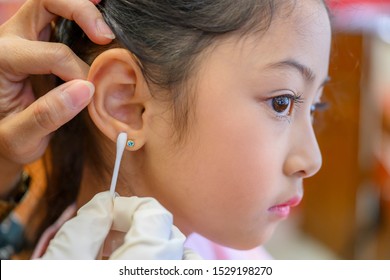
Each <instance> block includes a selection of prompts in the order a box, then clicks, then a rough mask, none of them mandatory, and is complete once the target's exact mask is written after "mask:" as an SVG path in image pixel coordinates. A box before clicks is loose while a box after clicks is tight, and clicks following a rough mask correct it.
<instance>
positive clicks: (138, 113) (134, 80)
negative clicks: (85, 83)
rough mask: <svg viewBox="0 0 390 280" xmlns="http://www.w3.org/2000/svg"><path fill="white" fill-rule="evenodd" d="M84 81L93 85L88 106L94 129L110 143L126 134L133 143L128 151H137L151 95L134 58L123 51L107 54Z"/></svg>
mask: <svg viewBox="0 0 390 280" xmlns="http://www.w3.org/2000/svg"><path fill="white" fill-rule="evenodd" d="M88 80H90V81H91V82H92V83H93V84H94V85H95V95H94V97H93V99H92V102H91V103H90V105H89V106H88V110H89V114H90V116H91V118H92V121H93V122H94V123H95V125H96V126H97V127H98V128H99V129H100V131H101V132H102V133H103V134H105V135H106V136H107V137H108V138H109V139H111V140H112V141H114V142H115V141H116V138H117V136H118V134H119V133H120V132H126V133H127V135H128V138H129V139H131V140H133V141H134V143H135V145H134V146H132V147H130V149H131V150H137V149H139V148H141V147H142V146H143V145H144V144H145V141H146V139H145V119H144V116H145V111H146V110H147V106H148V105H147V101H148V100H149V99H150V97H151V95H150V91H149V87H148V85H147V83H146V80H145V78H144V76H143V73H142V71H141V69H140V66H139V64H138V62H137V60H136V58H135V57H134V56H133V55H132V54H131V53H130V52H129V51H127V50H125V49H110V50H107V51H105V52H103V53H102V54H100V55H99V56H98V57H97V58H96V59H95V60H94V62H93V63H92V65H91V68H90V71H89V75H88ZM130 146H131V145H130Z"/></svg>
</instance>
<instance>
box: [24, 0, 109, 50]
mask: <svg viewBox="0 0 390 280" xmlns="http://www.w3.org/2000/svg"><path fill="white" fill-rule="evenodd" d="M97 2H100V1H93V2H91V1H88V0H29V1H28V2H27V3H26V4H25V5H23V6H22V7H21V8H20V10H19V11H18V13H17V15H16V18H18V20H20V19H24V21H27V22H25V23H28V24H29V26H30V32H27V33H26V32H25V33H24V34H25V35H26V36H28V34H33V38H32V37H30V38H29V37H27V38H28V39H30V40H35V39H36V38H38V35H39V33H40V32H41V30H42V29H43V28H44V27H45V26H47V24H48V23H50V22H51V21H52V20H53V19H54V18H55V17H56V16H61V17H63V18H66V19H69V20H74V21H75V22H76V23H77V24H78V25H79V26H80V27H81V29H83V30H84V32H85V33H86V34H87V36H88V37H89V38H90V39H91V40H92V41H93V42H95V43H97V44H107V43H109V42H111V40H112V39H114V38H115V35H114V33H113V32H112V31H111V29H110V28H109V27H108V25H107V24H106V23H105V22H104V20H103V17H102V15H101V13H100V12H99V10H98V9H97V8H96V6H95V5H94V3H97ZM23 26H24V27H25V26H26V25H25V24H24V25H23Z"/></svg>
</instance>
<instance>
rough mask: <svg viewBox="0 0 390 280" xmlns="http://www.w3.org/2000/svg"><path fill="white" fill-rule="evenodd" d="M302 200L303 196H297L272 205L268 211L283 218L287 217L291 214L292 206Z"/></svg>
mask: <svg viewBox="0 0 390 280" xmlns="http://www.w3.org/2000/svg"><path fill="white" fill-rule="evenodd" d="M301 200H302V198H301V197H298V196H295V197H293V198H291V199H290V200H288V201H286V202H284V203H282V204H278V205H274V206H272V207H270V208H269V209H268V211H269V212H271V213H273V214H275V215H277V216H279V217H281V218H286V217H287V216H288V215H289V214H290V210H291V207H294V206H297V205H298V204H299V203H300V202H301Z"/></svg>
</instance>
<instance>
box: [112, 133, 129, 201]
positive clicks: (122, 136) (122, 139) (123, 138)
mask: <svg viewBox="0 0 390 280" xmlns="http://www.w3.org/2000/svg"><path fill="white" fill-rule="evenodd" d="M126 142H127V133H126V132H121V133H119V135H118V138H117V140H116V157H115V165H114V172H113V173H112V178H111V186H110V194H111V195H112V197H114V196H115V188H116V182H117V180H118V173H119V167H120V165H121V159H122V155H123V151H124V150H125V147H126Z"/></svg>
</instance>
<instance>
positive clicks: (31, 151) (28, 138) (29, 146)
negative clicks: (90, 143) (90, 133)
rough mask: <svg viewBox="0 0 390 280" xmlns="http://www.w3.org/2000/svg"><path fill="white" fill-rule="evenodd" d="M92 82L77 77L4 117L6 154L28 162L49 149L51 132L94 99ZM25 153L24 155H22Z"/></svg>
mask: <svg viewBox="0 0 390 280" xmlns="http://www.w3.org/2000/svg"><path fill="white" fill-rule="evenodd" d="M93 93H94V86H93V84H92V83H90V82H87V81H83V80H75V81H71V82H68V83H66V84H63V85H61V86H60V87H58V88H55V89H53V90H51V91H50V92H49V93H47V94H45V95H44V96H42V97H40V98H39V99H38V100H36V101H35V102H34V103H32V104H31V105H30V106H29V107H27V109H25V110H24V111H22V112H20V113H17V114H14V115H10V116H8V117H7V118H5V119H3V120H2V122H3V124H6V125H3V126H0V130H1V131H0V135H1V137H2V139H0V140H1V141H2V144H3V145H5V147H6V148H3V150H6V151H7V153H8V154H6V155H4V156H5V157H6V158H10V159H13V160H14V161H19V162H20V163H28V162H31V161H33V160H36V159H37V158H39V157H40V156H41V155H42V153H43V152H44V150H45V149H46V146H47V142H48V135H50V134H51V133H52V132H54V131H55V130H57V129H58V128H59V127H61V126H62V125H64V124H65V123H67V122H68V121H70V120H71V119H72V118H73V117H75V116H76V115H77V114H78V113H79V112H80V111H81V110H82V109H83V108H85V107H86V106H87V105H88V104H89V102H90V101H91V98H92V95H93ZM21 155H23V158H22V159H19V157H20V156H21Z"/></svg>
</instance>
